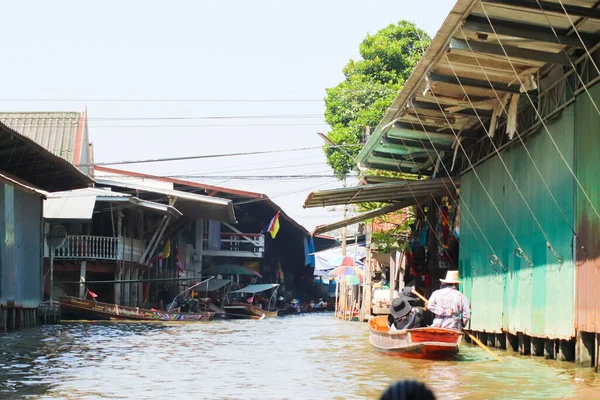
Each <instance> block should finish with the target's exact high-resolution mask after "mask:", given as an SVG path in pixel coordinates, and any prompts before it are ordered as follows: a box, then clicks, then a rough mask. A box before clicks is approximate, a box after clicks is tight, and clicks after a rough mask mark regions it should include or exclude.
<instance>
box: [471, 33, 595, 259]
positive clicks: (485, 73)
mask: <svg viewBox="0 0 600 400" xmlns="http://www.w3.org/2000/svg"><path fill="white" fill-rule="evenodd" d="M460 30H461V33H462V34H463V36H464V35H465V34H464V32H463V30H462V27H461V28H460ZM467 45H468V46H469V50H470V51H471V52H472V53H473V54H474V53H475V52H474V51H473V49H472V48H471V45H470V44H469V43H468V42H467ZM474 58H475V60H476V62H477V65H478V66H479V69H480V70H481V72H482V73H483V74H484V76H485V78H486V80H487V82H488V84H489V85H490V88H491V89H492V91H493V92H494V95H495V96H496V99H497V100H498V102H499V103H500V104H501V105H502V104H503V101H502V99H501V98H500V95H499V94H498V92H497V91H496V89H495V88H494V86H493V84H492V82H491V79H490V78H489V76H488V74H487V71H486V70H485V68H483V66H482V65H481V63H480V62H479V59H478V58H477V57H474ZM502 111H503V112H504V114H505V115H506V117H507V118H508V111H506V108H505V107H502ZM486 132H487V131H486ZM515 134H516V135H517V137H518V138H519V141H520V142H521V145H522V146H523V149H524V150H525V153H526V154H527V157H528V158H529V160H530V161H531V163H532V164H533V167H534V169H535V171H536V172H537V174H538V176H539V177H540V179H541V181H542V183H543V184H544V187H545V188H546V191H547V192H548V194H549V195H550V198H551V199H552V201H553V202H554V205H555V206H556V207H557V208H558V210H559V212H560V213H561V215H562V217H563V220H564V222H565V223H566V224H567V226H568V227H569V228H570V229H571V232H572V233H573V235H574V236H575V237H576V238H578V235H577V232H576V231H575V228H574V227H573V225H571V222H570V221H569V218H568V217H567V215H566V213H565V212H564V210H563V209H562V207H561V206H560V204H559V203H558V200H557V199H556V197H555V196H554V194H553V193H552V190H551V189H550V185H549V184H548V182H547V181H546V179H545V178H544V175H543V174H542V172H541V170H540V168H539V167H538V165H537V163H536V162H535V160H534V158H533V156H532V155H531V152H530V151H529V149H528V147H527V145H526V144H525V141H524V140H523V137H522V136H521V134H520V133H519V130H518V129H517V130H516V131H515ZM488 136H489V135H488ZM496 151H497V150H496ZM584 251H586V253H587V250H585V249H584Z"/></svg>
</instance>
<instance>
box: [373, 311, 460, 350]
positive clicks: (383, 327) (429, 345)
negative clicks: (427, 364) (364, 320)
mask: <svg viewBox="0 0 600 400" xmlns="http://www.w3.org/2000/svg"><path fill="white" fill-rule="evenodd" d="M369 330H370V336H369V341H370V342H371V345H373V347H375V348H376V349H377V350H378V351H380V352H382V353H386V354H390V355H398V356H402V357H408V358H421V359H429V360H448V359H452V358H453V357H455V356H456V354H457V353H458V347H459V345H460V342H461V341H462V337H463V334H462V333H461V332H458V331H455V330H452V329H442V328H416V329H406V330H400V331H390V329H389V327H388V324H387V316H386V315H381V316H376V317H372V318H371V319H370V320H369Z"/></svg>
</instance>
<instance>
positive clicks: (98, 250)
mask: <svg viewBox="0 0 600 400" xmlns="http://www.w3.org/2000/svg"><path fill="white" fill-rule="evenodd" d="M144 246H145V243H144V242H143V241H142V240H136V239H131V238H127V237H121V238H116V237H105V236H88V235H78V236H67V238H66V240H65V242H64V243H63V244H62V246H60V247H58V248H56V249H54V258H55V259H71V260H115V261H127V262H137V261H139V259H140V257H141V256H142V253H143V252H144ZM46 256H47V255H46Z"/></svg>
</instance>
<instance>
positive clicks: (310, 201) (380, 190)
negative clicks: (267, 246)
mask: <svg viewBox="0 0 600 400" xmlns="http://www.w3.org/2000/svg"><path fill="white" fill-rule="evenodd" d="M455 185H456V186H458V185H459V179H458V178H455V179H451V178H436V179H422V180H418V181H410V180H408V181H407V180H402V181H397V182H390V183H376V184H371V185H360V186H354V187H347V188H339V189H329V190H318V191H316V192H312V193H310V194H309V195H308V197H307V198H306V200H305V202H304V207H305V208H310V207H326V206H335V205H341V204H357V203H364V202H370V201H376V202H381V203H390V202H394V201H400V200H407V199H410V200H414V198H415V197H417V198H418V197H422V196H426V197H429V196H430V195H432V194H433V195H443V194H444V193H447V192H448V191H449V190H450V191H453V189H454V186H455Z"/></svg>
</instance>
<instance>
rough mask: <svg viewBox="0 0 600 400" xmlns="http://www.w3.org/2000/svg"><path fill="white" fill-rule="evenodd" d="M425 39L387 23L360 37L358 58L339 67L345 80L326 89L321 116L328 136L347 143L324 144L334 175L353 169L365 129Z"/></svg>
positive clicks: (405, 26)
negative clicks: (323, 115) (325, 122)
mask: <svg viewBox="0 0 600 400" xmlns="http://www.w3.org/2000/svg"><path fill="white" fill-rule="evenodd" d="M430 41H431V39H430V38H429V36H428V35H427V33H425V32H424V31H423V30H421V29H418V28H417V27H416V26H415V24H413V23H412V22H409V21H400V22H398V24H391V25H389V26H387V27H386V28H383V29H381V30H380V31H379V32H377V33H376V34H375V35H368V36H367V37H366V38H365V39H364V40H363V41H362V43H361V44H360V56H361V59H360V60H356V61H355V60H350V61H349V62H348V64H347V65H346V66H345V67H344V69H343V73H344V76H345V77H346V79H345V80H344V81H342V82H340V83H339V84H338V85H337V86H336V87H334V88H330V89H327V97H326V98H325V120H326V121H327V123H328V124H329V125H330V127H331V130H330V131H329V133H328V134H327V136H328V138H329V139H330V140H331V141H333V142H334V143H335V144H336V145H351V146H344V147H343V148H334V147H328V146H325V147H324V151H325V155H326V157H327V163H328V164H329V165H330V166H331V167H332V168H333V170H334V172H335V174H336V175H337V176H338V177H340V178H341V177H343V176H344V175H347V174H348V173H349V172H350V171H352V170H353V169H355V168H356V162H355V161H354V159H355V158H356V156H357V155H358V153H359V151H360V149H361V147H362V143H363V137H364V133H365V128H366V127H367V126H369V127H373V128H374V127H375V126H377V124H378V123H379V121H380V120H381V118H382V117H383V115H384V114H385V112H386V111H387V109H388V108H389V107H390V105H391V104H392V102H393V100H394V98H395V97H396V96H397V94H398V92H399V91H400V89H401V88H402V85H403V84H404V82H405V81H406V79H407V78H408V76H409V75H410V73H411V72H412V70H413V68H414V67H415V65H416V64H417V62H418V61H419V59H420V58H421V55H422V53H423V49H424V48H426V47H427V46H428V45H429V43H430ZM352 145H355V146H352Z"/></svg>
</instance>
